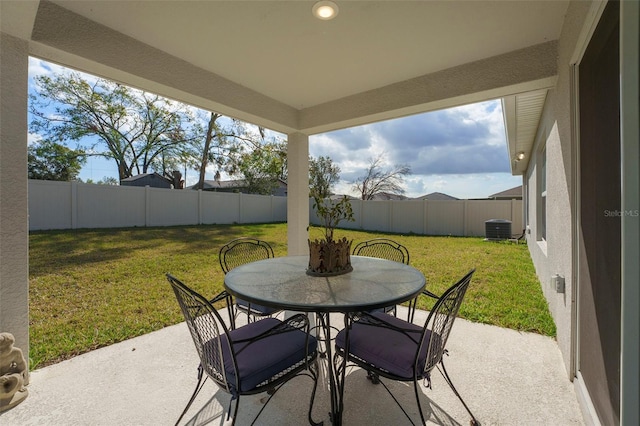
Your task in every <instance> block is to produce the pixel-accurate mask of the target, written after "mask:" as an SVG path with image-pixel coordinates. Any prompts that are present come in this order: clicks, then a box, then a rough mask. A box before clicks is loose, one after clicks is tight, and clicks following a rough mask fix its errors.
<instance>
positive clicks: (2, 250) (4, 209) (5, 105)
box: [0, 32, 29, 354]
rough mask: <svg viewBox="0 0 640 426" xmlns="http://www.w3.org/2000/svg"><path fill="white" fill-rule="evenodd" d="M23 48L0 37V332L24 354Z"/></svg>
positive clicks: (26, 346) (26, 309)
mask: <svg viewBox="0 0 640 426" xmlns="http://www.w3.org/2000/svg"><path fill="white" fill-rule="evenodd" d="M28 63H29V59H28V46H27V43H26V42H24V41H23V40H20V39H17V38H15V37H12V36H10V35H7V34H5V33H1V32H0V93H1V96H0V332H9V333H11V334H13V335H14V337H15V338H16V342H15V346H16V347H17V348H20V349H22V352H23V353H25V354H28V353H29V231H28V215H27V206H28V201H27V197H25V196H24V194H26V193H27V173H26V172H25V171H26V169H27V74H28Z"/></svg>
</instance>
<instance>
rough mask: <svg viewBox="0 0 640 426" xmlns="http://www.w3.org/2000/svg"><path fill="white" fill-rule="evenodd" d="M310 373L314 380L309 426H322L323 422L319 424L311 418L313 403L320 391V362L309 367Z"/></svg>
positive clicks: (315, 362)
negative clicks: (318, 390)
mask: <svg viewBox="0 0 640 426" xmlns="http://www.w3.org/2000/svg"><path fill="white" fill-rule="evenodd" d="M309 372H310V374H311V378H312V379H313V390H312V391H311V400H310V401H309V424H310V425H312V426H322V422H320V423H317V422H315V421H313V417H311V412H312V411H313V403H314V402H315V400H316V391H317V389H318V376H319V371H318V360H317V359H316V360H314V361H313V364H312V365H310V366H309Z"/></svg>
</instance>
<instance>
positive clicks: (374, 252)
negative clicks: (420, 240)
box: [352, 238, 415, 318]
mask: <svg viewBox="0 0 640 426" xmlns="http://www.w3.org/2000/svg"><path fill="white" fill-rule="evenodd" d="M352 254H353V255H355V256H369V257H377V258H379V259H386V260H393V261H394V262H399V263H404V264H405V265H408V264H409V250H407V248H406V247H405V246H403V245H402V244H400V243H398V242H396V241H393V240H390V239H387V238H374V239H372V240H367V241H362V242H360V243H358V244H356V246H355V247H354V248H353V251H352ZM414 307H415V299H412V300H410V301H409V316H408V318H411V311H412V309H414ZM382 311H384V312H385V313H389V312H391V313H393V315H394V316H395V315H396V305H393V306H385V307H384V308H383V309H382Z"/></svg>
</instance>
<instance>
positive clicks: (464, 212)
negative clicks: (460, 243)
mask: <svg viewBox="0 0 640 426" xmlns="http://www.w3.org/2000/svg"><path fill="white" fill-rule="evenodd" d="M468 202H469V200H464V201H463V202H462V236H463V237H467V236H468V235H467V230H468V229H469V225H468V222H469V217H468V216H469V215H468V208H467V207H468V206H467V203H468Z"/></svg>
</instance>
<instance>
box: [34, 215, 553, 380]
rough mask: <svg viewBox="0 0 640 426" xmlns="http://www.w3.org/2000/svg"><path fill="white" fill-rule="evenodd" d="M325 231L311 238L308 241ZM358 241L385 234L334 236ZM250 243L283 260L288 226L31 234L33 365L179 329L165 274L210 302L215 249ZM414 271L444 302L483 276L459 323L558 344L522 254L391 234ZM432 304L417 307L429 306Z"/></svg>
mask: <svg viewBox="0 0 640 426" xmlns="http://www.w3.org/2000/svg"><path fill="white" fill-rule="evenodd" d="M319 232H320V231H319V230H317V229H312V230H311V236H312V237H313V238H315V234H316V233H319ZM336 234H337V235H336V236H337V237H342V236H348V237H349V238H352V239H353V240H354V241H355V242H358V241H362V240H366V239H370V238H375V237H379V236H381V234H380V233H372V232H363V231H353V230H348V231H347V230H337V231H336ZM240 236H253V237H256V238H260V239H263V240H265V241H268V242H269V243H270V244H271V245H272V246H273V249H274V252H275V255H276V256H284V255H286V254H287V228H286V224H261V225H213V226H184V227H168V228H127V229H103V230H71V231H47V232H33V233H31V234H30V236H29V244H30V248H29V262H30V271H29V280H30V288H29V302H30V340H31V345H30V346H31V347H30V365H31V368H32V369H35V368H38V367H43V366H46V365H49V364H53V363H56V362H59V361H62V360H64V359H68V358H71V357H73V356H75V355H78V354H81V353H84V352H88V351H90V350H93V349H96V348H99V347H102V346H107V345H110V344H113V343H116V342H120V341H123V340H126V339H129V338H132V337H135V336H140V335H143V334H146V333H149V332H151V331H154V330H158V329H161V328H163V327H166V326H168V325H172V324H175V323H178V322H180V321H182V320H183V318H182V315H181V313H180V311H179V308H178V305H177V303H176V301H175V297H174V295H173V293H172V292H171V289H170V287H169V285H168V283H167V281H166V279H165V277H164V274H165V273H167V272H170V273H172V274H173V275H175V276H176V277H178V278H180V279H181V280H183V281H184V282H185V283H186V284H187V285H189V286H191V287H193V288H194V289H195V290H197V291H199V292H201V293H202V294H204V295H205V296H214V295H215V294H217V293H218V292H220V291H221V290H222V287H223V279H224V277H223V273H222V270H221V269H220V265H219V263H218V249H219V248H220V246H222V245H223V244H224V243H226V242H228V241H229V240H231V239H233V238H236V237H240ZM390 238H393V239H395V240H396V241H398V242H400V243H401V244H404V245H405V246H407V248H408V249H409V253H410V254H411V264H412V265H413V266H414V267H416V268H418V269H419V270H421V271H422V272H423V273H424V274H425V277H426V279H427V288H428V289H429V290H431V291H433V292H435V293H437V294H440V293H442V292H443V291H444V290H445V289H446V288H448V287H449V286H450V285H451V284H453V283H454V282H455V281H456V280H457V279H458V278H460V277H462V276H463V275H464V274H465V273H466V272H467V271H468V270H469V269H471V268H476V270H477V272H476V274H475V275H474V279H473V281H472V283H471V286H470V288H469V291H468V292H467V296H466V298H465V301H464V302H463V304H462V308H461V310H460V313H459V315H460V316H461V317H463V318H466V319H469V320H471V321H477V322H482V323H487V324H493V325H497V326H501V327H508V328H512V329H516V330H521V331H530V332H535V333H540V334H544V335H548V336H555V325H554V323H553V320H552V319H551V316H550V314H549V311H548V308H547V304H546V301H545V299H544V297H543V295H542V292H541V289H540V284H539V282H538V280H537V278H536V274H535V271H534V268H533V264H532V262H531V259H530V257H529V252H528V250H527V247H526V245H524V244H521V245H516V244H512V243H493V242H485V241H483V239H482V238H456V237H426V236H417V235H392V236H390ZM425 303H427V300H426V298H421V299H420V302H419V304H418V306H419V308H421V309H428V308H429V307H430V306H429V305H427V304H425Z"/></svg>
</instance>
